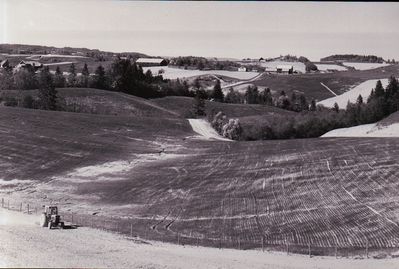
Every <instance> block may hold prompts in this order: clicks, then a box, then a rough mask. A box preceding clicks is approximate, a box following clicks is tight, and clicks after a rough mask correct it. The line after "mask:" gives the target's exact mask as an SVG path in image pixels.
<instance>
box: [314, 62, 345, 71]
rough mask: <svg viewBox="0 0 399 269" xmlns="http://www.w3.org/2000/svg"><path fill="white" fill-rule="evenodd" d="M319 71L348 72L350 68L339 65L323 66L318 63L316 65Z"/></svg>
mask: <svg viewBox="0 0 399 269" xmlns="http://www.w3.org/2000/svg"><path fill="white" fill-rule="evenodd" d="M316 66H317V69H319V70H320V71H328V70H336V71H346V70H348V68H346V67H344V66H341V65H337V64H322V63H317V64H316Z"/></svg>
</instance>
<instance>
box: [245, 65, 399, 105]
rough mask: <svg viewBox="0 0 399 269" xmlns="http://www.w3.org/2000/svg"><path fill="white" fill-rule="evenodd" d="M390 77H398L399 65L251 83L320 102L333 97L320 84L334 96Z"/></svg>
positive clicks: (271, 76) (276, 77)
mask: <svg viewBox="0 0 399 269" xmlns="http://www.w3.org/2000/svg"><path fill="white" fill-rule="evenodd" d="M391 75H393V76H396V77H399V65H398V64H396V65H390V66H384V67H380V68H377V69H371V70H348V71H338V72H334V73H316V74H298V75H290V76H288V75H276V74H264V75H263V76H262V77H261V78H260V79H258V80H256V81H253V82H252V83H253V84H255V85H257V86H260V87H269V88H270V89H271V90H273V91H275V92H277V93H279V92H281V91H285V92H286V93H287V94H289V95H290V94H291V92H292V91H298V92H302V93H304V94H305V96H306V97H307V98H308V99H312V98H314V99H315V100H316V101H321V100H324V99H327V98H330V97H334V94H332V93H331V92H330V91H329V90H327V89H326V88H325V87H324V86H323V85H322V84H321V83H323V84H324V85H326V86H327V87H329V88H330V89H331V90H332V91H333V92H334V93H335V94H337V95H340V94H343V93H344V92H346V91H348V90H349V89H350V88H351V87H353V86H354V85H358V84H360V83H362V82H364V81H366V80H370V79H383V78H389V77H390V76H391Z"/></svg>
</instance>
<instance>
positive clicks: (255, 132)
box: [210, 76, 399, 140]
mask: <svg viewBox="0 0 399 269" xmlns="http://www.w3.org/2000/svg"><path fill="white" fill-rule="evenodd" d="M265 91H266V93H268V92H269V91H267V90H265ZM254 93H255V94H254ZM235 94H237V92H236V93H235ZM245 95H246V96H247V97H246V98H248V95H250V96H251V97H250V98H249V100H252V101H254V102H250V103H259V101H258V102H255V101H256V100H257V99H256V98H259V95H257V94H256V90H255V89H254V87H252V88H251V89H248V90H247V92H246V94H245ZM264 95H265V93H262V94H261V96H264ZM266 95H267V96H269V97H268V98H266V100H268V103H267V102H265V103H264V104H265V105H270V104H271V105H273V100H274V102H277V103H278V104H279V105H278V106H279V107H281V108H283V109H289V110H294V109H293V108H295V110H294V111H297V112H298V113H295V114H293V115H276V116H273V117H267V118H266V119H262V118H259V120H258V121H256V122H254V123H245V122H241V123H240V122H239V120H236V121H235V125H236V126H237V127H236V129H235V130H236V131H235V132H234V134H235V136H234V139H236V140H268V139H292V138H312V137H320V136H321V135H323V134H325V133H327V132H329V131H331V130H334V129H338V128H346V127H352V126H356V125H360V124H369V123H374V122H377V121H379V120H382V119H383V118H385V117H387V116H388V115H390V114H392V113H394V112H396V111H399V84H398V80H397V79H396V78H395V77H393V76H392V77H390V79H389V83H388V85H387V87H386V88H384V87H383V86H382V83H381V81H380V80H378V81H377V83H376V86H375V88H374V89H373V90H372V91H371V94H370V96H369V97H368V98H367V100H364V99H363V97H362V96H361V95H359V96H358V98H357V101H356V103H350V102H348V104H347V106H346V108H345V109H341V108H339V106H338V104H337V103H335V104H334V106H333V108H326V107H323V106H321V105H316V102H315V101H314V100H312V101H311V102H310V104H308V103H307V101H306V98H304V97H299V99H298V97H295V98H293V97H291V98H288V97H286V96H285V95H284V94H280V96H279V97H278V98H277V99H273V98H272V97H270V95H269V94H266ZM255 97H256V98H255ZM226 98H227V96H226ZM226 98H225V100H226ZM241 98H242V97H241ZM244 98H245V96H244ZM260 99H261V100H265V99H263V97H262V98H260ZM293 100H299V102H298V101H295V102H293ZM301 100H302V101H301ZM301 102H303V103H302V105H299V107H300V108H298V104H301ZM293 104H294V105H293ZM222 119H223V120H222ZM210 122H211V123H212V125H213V126H214V128H215V129H216V130H217V131H218V132H219V133H221V134H222V133H223V130H222V128H221V126H223V124H226V123H227V122H228V119H227V118H226V116H225V115H224V114H223V113H222V112H219V113H215V115H211V117H210ZM220 122H223V124H220ZM238 126H239V127H238ZM237 130H239V131H237Z"/></svg>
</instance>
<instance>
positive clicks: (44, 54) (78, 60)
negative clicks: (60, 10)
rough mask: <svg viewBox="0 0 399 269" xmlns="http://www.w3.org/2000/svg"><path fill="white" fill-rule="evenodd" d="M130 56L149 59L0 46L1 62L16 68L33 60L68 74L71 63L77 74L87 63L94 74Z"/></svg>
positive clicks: (83, 50)
mask: <svg viewBox="0 0 399 269" xmlns="http://www.w3.org/2000/svg"><path fill="white" fill-rule="evenodd" d="M128 55H129V56H131V57H133V58H139V57H148V56H147V55H145V54H143V53H138V52H123V53H114V52H109V51H101V50H98V49H87V48H72V47H64V48H57V47H50V46H38V45H22V44H0V61H1V60H3V59H8V60H9V62H10V64H11V65H13V66H15V65H17V64H18V63H19V62H20V61H22V60H27V61H32V60H33V61H38V62H40V63H42V64H44V65H48V66H49V68H50V70H52V71H55V69H56V68H57V66H59V67H60V69H61V71H62V72H67V71H68V69H69V66H70V65H71V63H74V64H75V68H76V72H81V70H82V68H83V66H84V64H85V63H86V64H87V65H88V68H89V72H91V73H94V71H95V69H96V68H97V67H98V66H99V65H100V64H101V65H102V66H103V67H105V68H108V67H109V66H110V65H111V64H112V62H113V60H114V59H116V57H117V56H128Z"/></svg>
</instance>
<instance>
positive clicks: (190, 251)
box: [0, 209, 397, 269]
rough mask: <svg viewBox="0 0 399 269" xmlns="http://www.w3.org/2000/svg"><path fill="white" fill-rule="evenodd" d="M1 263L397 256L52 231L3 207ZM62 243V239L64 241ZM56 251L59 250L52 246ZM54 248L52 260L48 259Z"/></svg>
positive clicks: (259, 265) (318, 260)
mask: <svg viewBox="0 0 399 269" xmlns="http://www.w3.org/2000/svg"><path fill="white" fill-rule="evenodd" d="M0 219H1V220H2V221H1V224H0V237H1V239H2V251H1V252H0V267H2V268H3V267H7V268H9V267H11V268H28V267H29V268H32V267H33V268H36V267H37V268H53V267H54V264H57V267H58V268H120V267H123V268H151V269H186V268H191V269H203V268H207V269H220V268H221V266H220V265H221V264H223V267H228V268H230V269H242V268H253V269H305V268H306V269H310V268H312V269H315V268H318V269H328V268H331V267H332V266H333V267H334V268H335V269H342V268H351V269H366V268H368V269H371V268H381V267H383V268H384V269H391V268H392V269H394V268H397V264H396V260H395V259H384V260H377V259H357V260H355V259H335V258H334V257H313V258H312V266H311V267H309V258H308V257H307V256H305V255H303V256H300V255H289V256H284V258H282V256H281V254H279V253H274V252H260V251H256V250H255V251H250V250H249V251H240V250H231V249H223V251H220V250H219V249H212V248H204V247H195V246H187V245H184V246H178V245H176V244H169V243H161V242H154V241H148V240H145V239H143V238H137V237H128V236H122V235H118V234H114V233H107V232H105V231H102V230H99V229H91V228H86V227H79V228H78V229H75V230H64V231H61V230H58V231H52V232H51V236H49V231H48V230H47V229H43V228H41V227H39V226H37V225H35V224H34V223H35V222H37V221H38V216H36V215H27V214H22V213H20V212H15V211H8V210H4V209H0ZM60 242H62V244H60ZM54 250H56V251H54ZM49 252H51V259H49V258H48V255H49Z"/></svg>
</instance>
